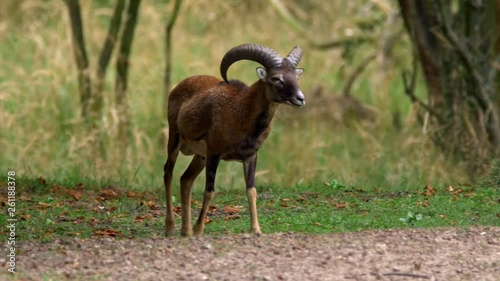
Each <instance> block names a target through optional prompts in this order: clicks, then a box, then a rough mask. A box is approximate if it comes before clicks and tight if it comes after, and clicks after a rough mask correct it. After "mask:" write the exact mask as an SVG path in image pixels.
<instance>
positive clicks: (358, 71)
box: [342, 54, 377, 96]
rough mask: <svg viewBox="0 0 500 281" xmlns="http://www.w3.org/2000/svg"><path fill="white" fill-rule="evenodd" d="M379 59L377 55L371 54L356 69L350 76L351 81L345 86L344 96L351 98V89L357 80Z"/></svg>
mask: <svg viewBox="0 0 500 281" xmlns="http://www.w3.org/2000/svg"><path fill="white" fill-rule="evenodd" d="M376 57H377V55H376V54H371V55H369V56H367V57H366V58H365V59H364V60H363V61H362V62H361V63H360V64H359V65H358V67H356V69H354V71H353V72H352V73H351V75H349V79H348V80H347V83H346V84H345V86H344V90H343V91H342V93H343V95H344V96H350V95H351V94H350V93H351V88H352V85H353V84H354V82H355V81H356V79H358V77H359V75H361V73H362V72H363V71H364V70H365V69H366V67H367V66H368V65H369V64H370V62H372V61H373V60H374V59H375V58H376Z"/></svg>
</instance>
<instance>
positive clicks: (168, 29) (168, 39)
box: [159, 0, 182, 147]
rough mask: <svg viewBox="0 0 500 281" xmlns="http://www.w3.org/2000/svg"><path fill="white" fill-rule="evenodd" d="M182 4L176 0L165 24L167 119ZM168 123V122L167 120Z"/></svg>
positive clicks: (162, 136) (161, 140)
mask: <svg viewBox="0 0 500 281" xmlns="http://www.w3.org/2000/svg"><path fill="white" fill-rule="evenodd" d="M181 5H182V0H175V3H174V9H173V11H172V16H171V17H170V19H169V21H168V22H167V25H166V26H165V77H164V81H163V116H164V118H165V120H166V118H167V114H168V96H169V94H170V90H171V88H172V31H173V30H174V26H175V22H176V20H177V16H178V14H179V10H180V8H181ZM165 125H166V122H165ZM166 138H167V137H166V135H165V134H163V133H162V134H160V137H159V143H160V146H162V147H165V145H166V143H167V140H166Z"/></svg>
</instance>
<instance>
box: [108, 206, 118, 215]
mask: <svg viewBox="0 0 500 281" xmlns="http://www.w3.org/2000/svg"><path fill="white" fill-rule="evenodd" d="M116 209H118V207H116V206H113V207H111V208H109V210H108V212H110V213H112V212H114V211H116Z"/></svg>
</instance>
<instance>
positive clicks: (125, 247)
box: [0, 227, 500, 281]
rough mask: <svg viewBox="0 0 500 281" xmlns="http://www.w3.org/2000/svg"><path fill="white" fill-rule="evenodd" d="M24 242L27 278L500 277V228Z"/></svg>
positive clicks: (21, 275)
mask: <svg viewBox="0 0 500 281" xmlns="http://www.w3.org/2000/svg"><path fill="white" fill-rule="evenodd" d="M19 244H20V245H18V246H19V248H20V249H21V250H20V252H19V253H18V257H17V264H16V266H17V268H16V269H17V271H18V273H17V277H18V279H20V280H42V279H43V280H51V279H52V280H446V281H448V280H474V281H476V280H492V281H498V280H500V227H477V228H468V229H406V230H385V231H363V232H355V233H335V234H328V235H305V234H294V233H277V234H265V235H261V236H254V235H249V234H241V235H235V236H220V237H210V236H203V237H194V238H181V237H174V238H149V239H114V238H99V239H68V240H56V241H52V242H49V243H42V242H30V241H25V242H19ZM2 259H3V260H2ZM0 262H2V264H5V256H3V257H0ZM6 274H9V273H8V272H7V270H4V271H3V272H2V273H0V280H2V279H4V277H5V276H6Z"/></svg>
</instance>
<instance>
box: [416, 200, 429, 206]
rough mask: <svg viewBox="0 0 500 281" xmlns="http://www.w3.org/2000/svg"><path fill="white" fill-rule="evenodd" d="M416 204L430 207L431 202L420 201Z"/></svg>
mask: <svg viewBox="0 0 500 281" xmlns="http://www.w3.org/2000/svg"><path fill="white" fill-rule="evenodd" d="M416 204H417V205H419V206H422V207H429V203H428V202H422V201H419V202H417V203H416Z"/></svg>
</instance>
